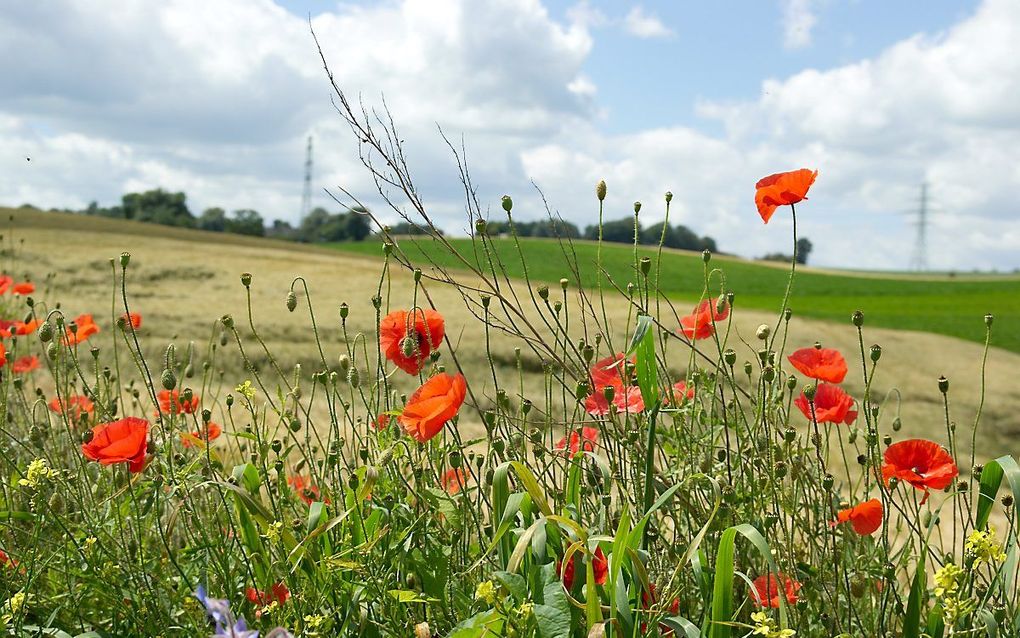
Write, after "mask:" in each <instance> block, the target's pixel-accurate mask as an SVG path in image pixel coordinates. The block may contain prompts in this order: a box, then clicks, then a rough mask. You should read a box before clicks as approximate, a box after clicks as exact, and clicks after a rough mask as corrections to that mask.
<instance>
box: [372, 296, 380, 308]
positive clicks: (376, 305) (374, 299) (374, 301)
mask: <svg viewBox="0 0 1020 638" xmlns="http://www.w3.org/2000/svg"><path fill="white" fill-rule="evenodd" d="M372 307H373V308H375V309H376V310H378V309H379V308H381V307H382V297H380V296H379V295H375V296H373V297H372Z"/></svg>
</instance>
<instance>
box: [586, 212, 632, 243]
mask: <svg viewBox="0 0 1020 638" xmlns="http://www.w3.org/2000/svg"><path fill="white" fill-rule="evenodd" d="M640 234H641V226H640V225H639V226H638V235H639V236H640ZM584 238H585V239H598V238H599V227H598V226H588V227H587V228H585V229H584ZM602 240H603V241H611V242H619V243H623V244H630V243H633V242H634V219H633V218H626V217H625V218H623V219H617V220H614V221H608V222H603V223H602Z"/></svg>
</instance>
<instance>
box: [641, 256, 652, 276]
mask: <svg viewBox="0 0 1020 638" xmlns="http://www.w3.org/2000/svg"><path fill="white" fill-rule="evenodd" d="M639 263H640V265H641V274H642V275H645V276H648V273H649V271H651V269H652V258H651V257H642V258H641V261H640V262H639Z"/></svg>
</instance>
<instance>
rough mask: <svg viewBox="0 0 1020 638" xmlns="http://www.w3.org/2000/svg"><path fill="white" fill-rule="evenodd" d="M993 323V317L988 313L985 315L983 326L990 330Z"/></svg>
mask: <svg viewBox="0 0 1020 638" xmlns="http://www.w3.org/2000/svg"><path fill="white" fill-rule="evenodd" d="M993 321H995V315H993V314H992V313H990V312H989V313H988V314H987V315H985V326H987V327H989V328H991V327H992V322H993Z"/></svg>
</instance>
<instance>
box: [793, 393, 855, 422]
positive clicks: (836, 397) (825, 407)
mask: <svg viewBox="0 0 1020 638" xmlns="http://www.w3.org/2000/svg"><path fill="white" fill-rule="evenodd" d="M793 403H794V404H795V405H796V406H797V407H798V408H800V411H801V412H803V413H804V416H805V417H807V418H808V420H810V419H811V404H810V402H808V399H807V397H806V396H805V395H804V392H803V391H801V393H800V396H799V397H797V400H796V401H794V402H793ZM852 407H854V399H853V397H851V396H850V395H849V394H847V393H846V392H844V391H843V388H841V387H839V386H838V385H832V384H831V383H819V384H818V387H817V388H816V389H815V419H816V420H817V421H818V422H819V423H846V424H847V425H850V424H851V423H853V422H854V421H856V420H857V410H851V409H850V408H852Z"/></svg>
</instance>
